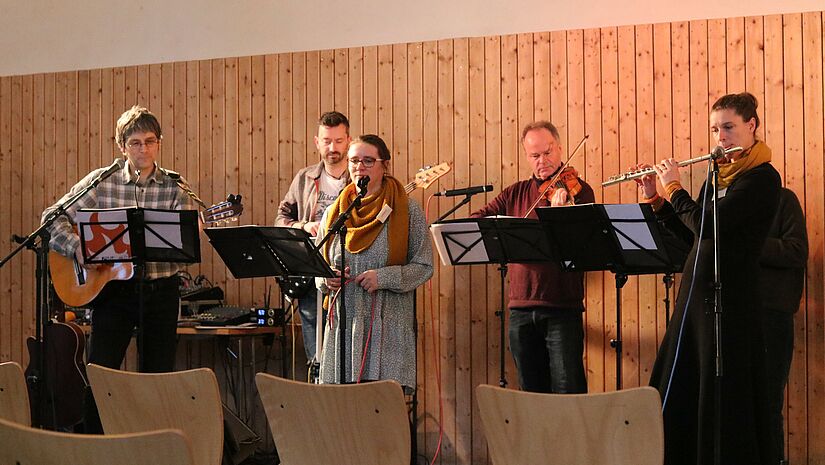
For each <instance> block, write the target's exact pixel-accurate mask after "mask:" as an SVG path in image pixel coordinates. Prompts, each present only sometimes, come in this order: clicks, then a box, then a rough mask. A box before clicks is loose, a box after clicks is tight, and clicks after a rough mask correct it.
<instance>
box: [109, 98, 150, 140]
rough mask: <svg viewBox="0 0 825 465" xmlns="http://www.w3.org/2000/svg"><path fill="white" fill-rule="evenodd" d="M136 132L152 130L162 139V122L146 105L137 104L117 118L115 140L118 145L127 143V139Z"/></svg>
mask: <svg viewBox="0 0 825 465" xmlns="http://www.w3.org/2000/svg"><path fill="white" fill-rule="evenodd" d="M134 132H151V133H154V134H155V136H156V137H157V138H158V139H160V138H161V133H160V123H158V119H157V118H155V115H153V114H152V112H151V111H149V110H147V109H146V108H145V107H142V106H140V105H135V106H133V107H132V108H130V109H128V110H126V111H124V112H123V114H122V115H120V118H118V119H117V126H116V127H115V142H116V143H117V145H118V146H120V147H123V146H125V145H126V139H128V138H129V136H131V135H132V133H134Z"/></svg>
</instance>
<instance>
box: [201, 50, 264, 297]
mask: <svg viewBox="0 0 825 465" xmlns="http://www.w3.org/2000/svg"><path fill="white" fill-rule="evenodd" d="M249 61H250V58H249V57H244V58H226V59H225V60H224V62H223V68H224V71H223V73H224V95H225V100H226V104H225V106H224V112H225V113H224V144H223V145H224V153H225V158H224V165H223V166H218V167H216V170H215V172H216V174H217V176H220V173H225V174H224V175H223V176H221V177H222V178H223V182H224V185H223V186H222V187H223V188H222V189H220V190H218V189H216V192H215V197H214V198H212V199H209V200H207V201H206V203H207V204H212V203H215V202H222V201H224V200H226V196H227V195H229V194H239V193H240V194H241V195H242V196H243V195H245V200H246V202H245V203H244V213H243V215H244V216H246V218H243V219H246V220H249V219H250V218H251V219H252V221H249V223H252V224H260V223H256V222H255V221H254V219H255V216H256V215H257V211H256V208H255V206H254V205H250V202H252V201H254V199H256V197H254V196H251V195H250V194H252V192H246V193H244V192H241V190H240V184H241V183H243V182H244V181H246V180H245V179H242V177H243V176H244V174H247V173H242V171H244V170H243V168H242V167H244V166H249V164H251V162H252V154H251V153H250V151H244V150H242V149H241V147H240V142H239V141H240V140H241V139H243V138H244V137H246V136H245V134H244V132H245V131H244V129H245V127H244V123H247V124H248V123H249V117H248V112H249V104H248V101H249V94H248V93H247V92H245V91H246V90H247V89H246V86H249V79H250V76H249V74H250V72H249ZM245 112H246V114H245ZM244 116H246V118H244ZM246 132H249V129H246ZM246 184H247V186H248V181H246ZM263 197H264V196H263V195H260V196H258V197H257V198H259V199H260V200H261V201H263ZM238 221H241V218H239V219H238ZM238 224H241V223H239V222H233V223H230V224H229V226H236V225H238ZM216 261H217V263H219V264H220V268H221V269H222V270H223V273H224V279H225V281H224V284H223V286H224V291H225V297H226V301H227V302H228V303H229V304H230V305H238V306H243V303H242V300H244V299H246V300H248V299H249V298H250V297H253V298H256V297H258V295H257V294H254V293H252V292H245V293H242V292H240V288H241V287H242V286H243V285H244V284H246V282H247V281H249V280H248V279H246V280H237V279H235V278H234V277H233V276H232V273H231V272H230V271H229V270H228V269H227V268H226V265H225V264H224V263H223V260H221V259H220V257H216ZM248 287H249V288H251V283H250V285H249V286H248ZM247 291H251V289H247Z"/></svg>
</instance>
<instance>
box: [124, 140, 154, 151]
mask: <svg viewBox="0 0 825 465" xmlns="http://www.w3.org/2000/svg"><path fill="white" fill-rule="evenodd" d="M159 143H160V141H159V140H158V139H146V140H145V141H139V140H130V141H129V142H127V143H126V147H127V148H128V149H129V150H140V148H141V147H146V148H147V149H151V148H155V147H156V146H157V145H158V144H159Z"/></svg>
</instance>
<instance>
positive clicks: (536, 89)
mask: <svg viewBox="0 0 825 465" xmlns="http://www.w3.org/2000/svg"><path fill="white" fill-rule="evenodd" d="M563 58H564V57H563V56H562V57H556V59H557V60H559V59H562V60H563ZM524 59H525V60H526V59H528V58H527V57H524ZM552 60H553V55H552V54H551V51H550V33H549V32H537V33H535V34H533V56H532V61H533V63H532V68H533V76H532V81H533V93H534V95H535V97H534V98H533V102H534V105H533V106H534V108H533V118H532V119H533V121H539V120H548V121H552V118H551V114H550V113H551V112H550V86H551V85H552V84H555V82H553V81H552V80H551V68H550V67H551V61H552ZM554 64H555V63H554Z"/></svg>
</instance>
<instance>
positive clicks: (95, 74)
mask: <svg viewBox="0 0 825 465" xmlns="http://www.w3.org/2000/svg"><path fill="white" fill-rule="evenodd" d="M101 74H102V73H101V70H99V69H93V70H91V71H90V72H89V99H90V101H89V139H88V140H87V141H86V143H87V144H88V145H89V166H88V170H87V172H88V171H91V170H93V169H95V168H97V167H99V166H103V163H105V161H104V160H105V157H104V156H103V154H102V153H101V150H100V149H101V140H105V137H104V136H103V134H102V133H101V131H100V129H101V128H100V113H101V110H102V108H101V103H102V99H101V97H102V88H101V85H102V82H101ZM107 157H108V154H107ZM49 194H51V192H49ZM46 198H47V199H49V200H51V195H47V197H46Z"/></svg>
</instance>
